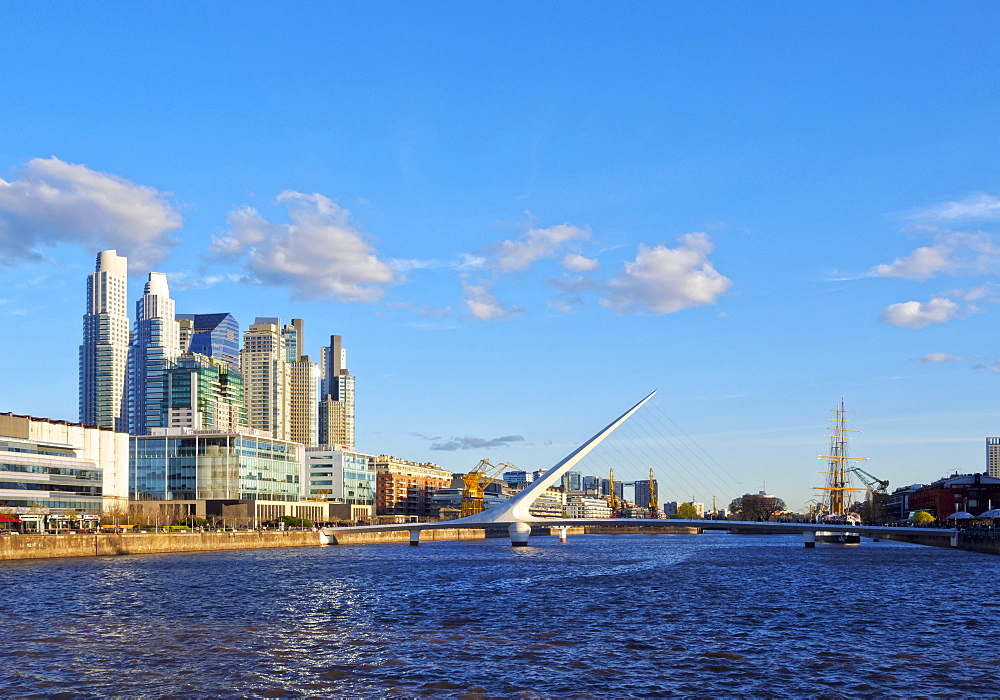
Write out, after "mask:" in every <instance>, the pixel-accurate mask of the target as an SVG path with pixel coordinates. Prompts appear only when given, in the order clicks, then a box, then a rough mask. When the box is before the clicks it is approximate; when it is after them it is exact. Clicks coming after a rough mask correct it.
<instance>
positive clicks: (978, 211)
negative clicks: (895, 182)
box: [909, 192, 1000, 221]
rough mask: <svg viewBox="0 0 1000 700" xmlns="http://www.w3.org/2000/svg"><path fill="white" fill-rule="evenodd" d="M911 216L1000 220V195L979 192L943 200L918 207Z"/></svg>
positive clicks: (941, 219)
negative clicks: (925, 206)
mask: <svg viewBox="0 0 1000 700" xmlns="http://www.w3.org/2000/svg"><path fill="white" fill-rule="evenodd" d="M909 218H911V219H934V220H938V221H957V220H969V219H980V220H986V221H1000V197H994V196H991V195H988V194H984V193H982V192H978V193H976V194H972V195H969V196H968V197H966V198H965V199H962V200H958V201H954V202H942V203H941V204H936V205H934V206H932V207H927V208H926V209H918V210H917V211H915V212H912V213H911V214H910V215H909Z"/></svg>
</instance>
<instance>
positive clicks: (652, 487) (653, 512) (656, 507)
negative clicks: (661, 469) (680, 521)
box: [649, 468, 660, 518]
mask: <svg viewBox="0 0 1000 700" xmlns="http://www.w3.org/2000/svg"><path fill="white" fill-rule="evenodd" d="M659 511H660V501H659V499H658V498H657V493H656V482H655V481H653V469H652V468H650V470H649V517H650V518H657V517H659Z"/></svg>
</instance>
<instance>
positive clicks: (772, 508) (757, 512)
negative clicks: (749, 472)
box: [729, 493, 786, 520]
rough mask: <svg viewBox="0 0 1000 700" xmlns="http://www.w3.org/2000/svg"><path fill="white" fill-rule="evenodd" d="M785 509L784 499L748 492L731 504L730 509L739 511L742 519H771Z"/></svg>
mask: <svg viewBox="0 0 1000 700" xmlns="http://www.w3.org/2000/svg"><path fill="white" fill-rule="evenodd" d="M783 510H786V506H785V502H784V501H783V500H781V499H780V498H778V497H776V496H767V495H765V494H756V493H747V494H744V495H743V496H741V497H739V498H734V499H733V502H732V503H730V504H729V511H730V512H731V513H736V512H738V513H739V514H740V520H770V519H771V516H772V515H774V514H775V513H780V512H781V511H783Z"/></svg>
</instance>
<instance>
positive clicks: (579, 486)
mask: <svg viewBox="0 0 1000 700" xmlns="http://www.w3.org/2000/svg"><path fill="white" fill-rule="evenodd" d="M562 487H563V491H565V492H567V493H571V492H576V493H582V492H583V474H581V473H580V472H573V471H570V472H566V473H565V474H563V476H562Z"/></svg>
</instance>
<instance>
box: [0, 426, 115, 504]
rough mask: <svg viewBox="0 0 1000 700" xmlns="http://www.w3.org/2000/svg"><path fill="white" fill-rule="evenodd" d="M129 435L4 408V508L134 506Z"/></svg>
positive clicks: (0, 491) (0, 450)
mask: <svg viewBox="0 0 1000 700" xmlns="http://www.w3.org/2000/svg"><path fill="white" fill-rule="evenodd" d="M128 439H129V438H128V434H127V433H116V432H114V431H113V430H111V429H110V428H98V427H96V426H90V425H83V424H81V423H71V422H69V421H63V420H53V419H49V418H36V417H34V416H25V415H17V414H14V413H0V508H4V509H7V510H8V511H10V512H14V513H26V512H27V511H29V510H31V511H33V512H34V513H35V514H51V515H57V514H62V515H66V514H71V513H79V514H90V515H95V514H100V513H103V512H111V511H114V510H116V509H119V510H121V511H123V512H124V510H125V509H126V508H127V506H128Z"/></svg>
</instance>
